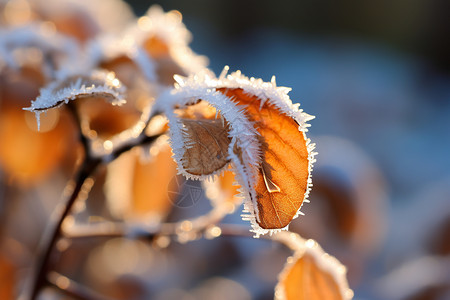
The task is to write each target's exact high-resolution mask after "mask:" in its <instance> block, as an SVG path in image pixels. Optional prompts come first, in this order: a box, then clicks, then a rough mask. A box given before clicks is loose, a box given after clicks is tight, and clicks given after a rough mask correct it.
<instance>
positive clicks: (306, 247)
mask: <svg viewBox="0 0 450 300" xmlns="http://www.w3.org/2000/svg"><path fill="white" fill-rule="evenodd" d="M291 238H292V239H296V241H294V242H289V243H291V245H292V244H293V246H294V247H293V248H295V250H296V251H295V253H294V255H293V256H291V257H289V258H288V260H287V263H286V265H285V267H284V269H283V271H282V272H281V274H280V276H279V282H278V284H277V286H276V288H275V299H283V300H324V299H326V300H348V299H352V298H353V291H352V290H351V289H349V288H348V283H347V279H346V277H345V274H346V268H345V267H344V266H343V265H342V264H341V263H340V262H339V261H338V260H337V259H336V258H334V257H332V256H331V255H329V254H327V253H325V252H324V251H323V249H322V248H321V247H320V246H319V245H318V244H317V243H316V242H315V241H314V240H307V241H305V240H303V239H301V238H299V237H298V236H296V235H293V236H292V237H291Z"/></svg>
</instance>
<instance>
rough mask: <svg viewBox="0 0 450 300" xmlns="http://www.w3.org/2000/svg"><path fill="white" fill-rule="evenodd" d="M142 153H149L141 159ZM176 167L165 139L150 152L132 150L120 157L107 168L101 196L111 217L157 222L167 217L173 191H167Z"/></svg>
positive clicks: (161, 139) (153, 146)
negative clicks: (106, 201) (104, 199)
mask: <svg viewBox="0 0 450 300" xmlns="http://www.w3.org/2000/svg"><path fill="white" fill-rule="evenodd" d="M142 151H149V152H148V153H147V154H145V155H143V154H142ZM176 174H177V171H176V164H175V162H174V161H173V159H172V151H171V148H170V146H169V144H168V142H167V137H165V136H163V137H161V138H160V139H158V140H157V141H156V142H155V143H154V144H153V145H152V146H151V147H150V149H145V148H141V149H134V150H132V151H129V152H127V153H125V154H122V155H121V156H120V157H119V158H118V159H116V160H115V161H113V162H111V163H110V164H109V165H108V168H107V175H106V183H105V185H104V189H105V195H106V198H107V200H108V204H109V207H110V209H111V212H112V213H113V215H114V216H115V217H119V218H125V219H127V218H131V219H135V220H136V219H138V220H143V221H145V222H146V223H148V222H151V221H155V220H156V221H160V220H161V219H163V218H164V217H166V215H167V214H168V213H169V211H170V208H171V207H172V203H173V202H174V200H175V199H173V196H174V195H175V194H174V193H175V192H177V191H175V190H173V189H174V188H175V187H173V186H171V188H172V192H174V193H169V192H168V191H167V189H168V186H169V184H170V183H171V181H172V180H173V179H174V178H175V177H176Z"/></svg>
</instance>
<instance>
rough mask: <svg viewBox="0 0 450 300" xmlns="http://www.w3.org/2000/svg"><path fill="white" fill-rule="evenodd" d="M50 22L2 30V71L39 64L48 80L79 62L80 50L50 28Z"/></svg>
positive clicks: (0, 58) (0, 44)
mask: <svg viewBox="0 0 450 300" xmlns="http://www.w3.org/2000/svg"><path fill="white" fill-rule="evenodd" d="M47 25H48V24H47V23H32V24H28V25H26V26H22V27H17V28H11V29H8V30H5V29H0V71H2V69H3V68H5V67H7V68H10V69H20V68H23V67H24V66H30V65H34V66H36V65H39V66H40V68H41V72H42V73H43V75H45V77H47V79H49V78H53V77H54V74H55V71H56V70H57V69H59V68H60V67H61V66H62V65H64V64H66V63H70V64H73V62H74V61H79V57H80V47H79V46H78V44H77V43H75V42H74V41H73V40H72V39H70V38H68V37H66V36H63V35H61V34H59V33H57V32H54V30H51V29H49V28H48V26H47Z"/></svg>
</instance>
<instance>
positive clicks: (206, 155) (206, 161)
mask: <svg viewBox="0 0 450 300" xmlns="http://www.w3.org/2000/svg"><path fill="white" fill-rule="evenodd" d="M181 122H182V123H183V125H184V128H185V134H186V138H187V140H188V143H189V146H188V147H187V149H186V151H185V152H184V155H183V161H182V163H183V166H184V168H185V170H186V171H187V172H189V173H191V174H193V175H209V174H212V173H214V172H215V171H217V170H220V169H222V168H223V167H225V165H226V164H227V163H228V162H229V161H230V160H229V159H228V146H229V144H230V138H229V137H228V128H227V126H226V125H224V124H223V123H222V121H221V120H190V119H183V120H181Z"/></svg>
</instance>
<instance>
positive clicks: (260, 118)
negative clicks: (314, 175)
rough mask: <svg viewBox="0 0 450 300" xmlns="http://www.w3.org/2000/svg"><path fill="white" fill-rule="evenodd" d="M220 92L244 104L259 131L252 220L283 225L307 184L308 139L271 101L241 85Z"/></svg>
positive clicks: (294, 212) (293, 213)
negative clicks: (254, 205)
mask: <svg viewBox="0 0 450 300" xmlns="http://www.w3.org/2000/svg"><path fill="white" fill-rule="evenodd" d="M219 91H221V92H222V93H224V94H225V95H227V96H228V97H230V98H231V99H233V101H234V102H236V103H238V104H239V105H244V106H245V107H246V109H245V113H246V114H247V116H248V118H249V119H250V121H252V122H253V124H254V126H255V128H256V130H257V131H258V133H259V134H260V141H261V145H262V146H261V152H262V154H261V165H260V167H259V169H258V176H257V178H256V183H255V184H254V186H253V187H252V188H253V189H254V190H255V195H256V203H257V207H256V208H255V212H257V218H256V221H257V222H258V224H259V226H261V227H262V228H264V229H279V228H284V227H286V226H287V225H288V224H289V223H290V222H291V221H292V219H293V218H294V217H295V216H296V215H297V212H298V211H299V209H300V207H301V205H302V203H303V200H304V198H305V194H306V192H307V191H308V187H309V184H310V179H309V172H310V168H309V164H310V162H309V151H308V142H307V139H306V137H305V134H304V132H303V131H301V130H299V124H298V123H297V121H296V120H295V119H294V118H292V117H291V116H289V115H287V114H286V113H284V112H283V111H281V109H280V108H278V107H277V106H276V105H275V104H274V100H272V99H270V98H268V99H261V98H260V97H259V96H257V94H256V95H255V94H250V93H249V92H245V91H244V90H243V89H242V88H230V89H228V88H221V89H219Z"/></svg>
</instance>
